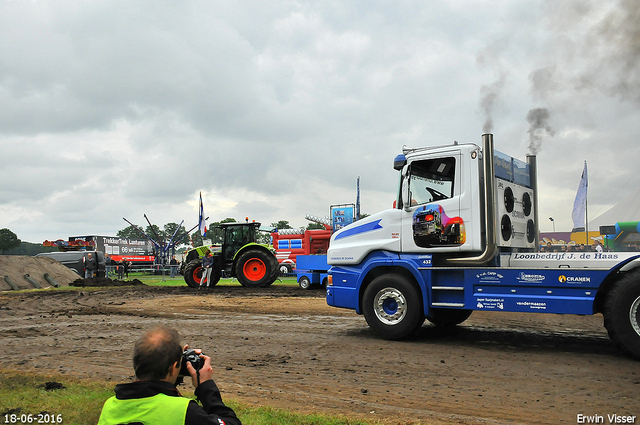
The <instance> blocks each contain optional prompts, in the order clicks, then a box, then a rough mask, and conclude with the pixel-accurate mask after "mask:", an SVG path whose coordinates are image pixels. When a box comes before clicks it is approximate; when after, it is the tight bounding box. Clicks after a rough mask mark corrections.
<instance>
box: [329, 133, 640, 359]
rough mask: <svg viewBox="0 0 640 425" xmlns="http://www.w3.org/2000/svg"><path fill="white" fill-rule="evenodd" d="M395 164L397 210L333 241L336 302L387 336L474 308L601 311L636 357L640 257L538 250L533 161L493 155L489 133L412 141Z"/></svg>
mask: <svg viewBox="0 0 640 425" xmlns="http://www.w3.org/2000/svg"><path fill="white" fill-rule="evenodd" d="M394 168H395V169H396V170H397V171H399V173H400V182H399V185H398V192H397V193H398V196H397V199H396V202H395V207H394V208H393V209H390V210H386V211H382V212H379V213H377V214H373V215H371V216H369V217H367V218H365V219H363V220H359V221H357V222H355V223H353V224H351V225H350V226H347V227H345V228H344V229H341V230H340V231H338V232H336V233H334V234H333V236H332V238H331V242H330V245H329V250H328V252H327V262H328V264H329V265H330V266H331V268H330V270H329V273H330V276H329V279H328V286H327V303H328V304H329V305H331V306H335V307H342V308H349V309H354V310H355V311H356V312H357V313H359V314H363V315H364V316H365V319H366V321H367V323H368V324H369V326H370V327H371V328H372V329H373V330H374V331H375V332H376V333H378V334H379V335H380V336H382V337H383V338H387V339H402V338H404V337H406V336H408V335H410V334H411V333H413V332H414V331H415V330H416V329H418V328H419V327H420V326H421V325H422V323H423V322H424V320H425V319H428V320H429V321H430V322H432V323H434V324H436V325H440V326H454V325H457V324H459V323H462V322H463V321H464V320H466V318H468V317H469V315H470V314H471V313H472V312H473V311H474V310H485V311H515V312H536V313H540V312H542V313H558V314H595V313H598V312H602V313H603V314H604V316H605V326H606V327H607V330H608V331H609V334H610V336H611V338H612V339H613V340H614V341H615V342H616V344H618V346H619V347H620V348H621V349H622V350H623V351H626V352H630V353H632V354H633V355H636V356H640V319H639V318H640V260H639V259H638V254H637V253H611V254H599V253H593V254H585V255H577V254H575V255H574V254H570V253H566V254H558V253H540V252H537V244H538V226H537V223H538V218H537V215H538V213H537V205H538V198H537V183H536V173H537V170H536V159H535V156H531V155H530V156H528V157H527V160H526V161H520V160H517V159H515V158H512V157H510V156H508V155H505V154H502V153H500V152H497V151H495V150H494V149H493V135H490V134H487V135H483V138H482V144H481V146H478V145H475V144H472V143H468V144H458V143H454V144H453V145H449V146H439V147H425V148H416V149H407V148H405V149H403V153H402V154H401V155H398V156H397V157H396V158H395V160H394ZM623 293H624V295H621V294H623Z"/></svg>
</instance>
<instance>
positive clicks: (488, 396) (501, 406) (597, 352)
mask: <svg viewBox="0 0 640 425" xmlns="http://www.w3.org/2000/svg"><path fill="white" fill-rule="evenodd" d="M160 323H162V324H166V325H169V326H172V327H175V328H177V329H179V331H180V333H181V335H182V336H183V342H185V343H188V344H190V345H191V346H192V347H199V348H202V349H203V350H204V352H205V353H206V354H208V355H211V357H212V358H213V363H214V371H215V379H216V381H217V383H218V385H219V386H220V388H221V390H222V393H223V397H227V398H233V399H236V400H239V401H243V402H247V403H251V404H254V405H261V406H274V407H284V408H290V409H293V410H295V411H300V412H312V411H315V412H325V413H331V414H344V415H349V416H353V417H361V418H369V419H378V420H381V421H384V422H386V423H391V424H399V423H402V424H405V423H407V424H409V423H411V424H417V423H429V424H564V423H567V424H572V423H577V418H578V415H580V414H583V415H601V416H604V422H603V423H609V422H607V421H608V419H607V416H606V415H608V414H618V415H636V417H637V416H638V415H640V397H639V396H638V394H639V393H640V367H639V366H640V363H639V362H638V361H635V360H633V359H631V358H628V357H625V356H624V355H621V354H619V353H618V352H617V351H616V349H615V348H614V346H613V344H612V343H611V342H610V341H609V339H608V337H607V335H606V332H605V330H604V327H603V324H602V317H601V316H586V317H579V316H559V315H543V314H513V313H486V312H475V313H474V314H473V315H472V316H471V317H470V318H469V319H468V320H467V321H466V322H465V323H464V324H462V325H461V326H459V328H458V329H457V331H456V333H455V334H453V335H451V334H449V335H444V334H440V333H439V331H438V330H437V329H436V328H435V327H433V326H431V325H429V324H428V323H425V325H424V326H423V328H422V329H421V330H420V332H419V333H418V334H417V335H416V336H415V337H414V338H412V339H411V340H409V341H403V342H389V341H384V340H381V339H379V338H377V337H376V336H375V335H374V334H373V333H372V332H371V331H370V330H369V328H368V327H367V325H366V323H365V321H364V319H363V318H362V316H358V315H356V314H355V313H354V312H352V311H348V310H340V309H335V308H332V307H329V306H327V305H326V303H325V300H324V292H323V291H322V290H311V291H304V290H302V289H300V288H297V287H291V286H282V285H278V284H275V285H273V286H272V287H270V288H265V289H248V288H242V287H235V286H218V287H215V288H213V289H212V290H209V291H198V290H194V289H191V288H188V287H186V286H185V287H147V286H144V285H136V286H131V287H117V286H111V287H102V288H90V287H85V288H75V289H71V290H68V289H67V290H53V291H43V290H40V291H37V290H36V291H29V292H22V293H17V292H10V291H7V292H0V340H1V341H2V343H1V344H0V368H5V369H14V368H15V369H19V370H25V371H28V370H31V371H36V372H41V373H53V372H55V373H61V374H65V375H72V376H77V377H82V378H88V379H95V380H109V381H113V382H114V384H115V383H116V382H123V381H128V380H130V379H132V369H131V360H130V358H131V350H132V346H133V342H134V340H135V339H136V338H137V337H138V336H139V335H140V334H141V333H142V332H143V330H145V329H147V328H149V327H152V326H154V325H157V324H160ZM191 390H192V388H190V386H187V387H185V390H184V391H185V392H191ZM636 423H640V422H639V421H636Z"/></svg>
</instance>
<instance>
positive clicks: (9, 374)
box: [0, 369, 379, 425]
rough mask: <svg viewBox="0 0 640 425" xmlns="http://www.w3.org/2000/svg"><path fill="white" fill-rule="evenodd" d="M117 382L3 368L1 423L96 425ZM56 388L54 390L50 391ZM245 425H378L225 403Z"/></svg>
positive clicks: (1, 372) (0, 390)
mask: <svg viewBox="0 0 640 425" xmlns="http://www.w3.org/2000/svg"><path fill="white" fill-rule="evenodd" d="M114 386H115V384H114V383H110V382H92V381H87V380H80V379H76V378H71V377H69V376H62V375H36V374H30V373H24V372H15V371H8V370H2V369H0V423H2V424H5V423H7V424H10V423H19V424H23V423H34V424H37V423H49V424H59V423H61V424H65V425H95V424H96V423H97V422H98V418H99V416H100V411H101V409H102V405H103V404H104V401H105V400H106V399H107V398H109V397H111V396H112V395H113V387H114ZM50 387H54V388H55V389H51V388H50ZM225 402H226V403H227V405H229V406H230V407H231V408H233V409H234V410H235V412H236V414H237V415H238V417H239V418H240V420H241V421H242V423H243V424H245V425H252V424H255V425H285V424H287V425H303V424H304V425H375V424H379V422H370V421H361V420H354V419H349V418H346V417H335V416H328V415H321V414H314V415H302V414H297V413H295V412H291V411H287V410H282V409H273V408H269V407H254V406H247V405H245V404H241V403H237V402H235V401H233V400H228V399H227V400H225Z"/></svg>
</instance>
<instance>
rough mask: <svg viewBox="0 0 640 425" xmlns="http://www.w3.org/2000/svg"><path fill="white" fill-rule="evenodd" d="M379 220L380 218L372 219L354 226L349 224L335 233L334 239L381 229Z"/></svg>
mask: <svg viewBox="0 0 640 425" xmlns="http://www.w3.org/2000/svg"><path fill="white" fill-rule="evenodd" d="M381 221H382V219H380V220H376V221H372V222H370V223H365V224H362V225H360V226H355V227H351V226H350V227H348V228H346V230H343V231H341V232H340V233H337V234H336V240H338V239H342V238H348V237H349V236H354V235H359V234H360V233H367V232H371V231H374V230H378V229H382V226H381V225H380V222H381Z"/></svg>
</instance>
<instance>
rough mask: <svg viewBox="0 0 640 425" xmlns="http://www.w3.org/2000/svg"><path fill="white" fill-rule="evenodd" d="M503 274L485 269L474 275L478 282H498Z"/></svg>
mask: <svg viewBox="0 0 640 425" xmlns="http://www.w3.org/2000/svg"><path fill="white" fill-rule="evenodd" d="M503 277H504V276H503V275H502V274H500V273H498V272H494V271H487V272H482V273H479V274H477V275H476V278H477V279H478V281H479V282H482V283H500V282H501V281H502V278H503Z"/></svg>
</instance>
